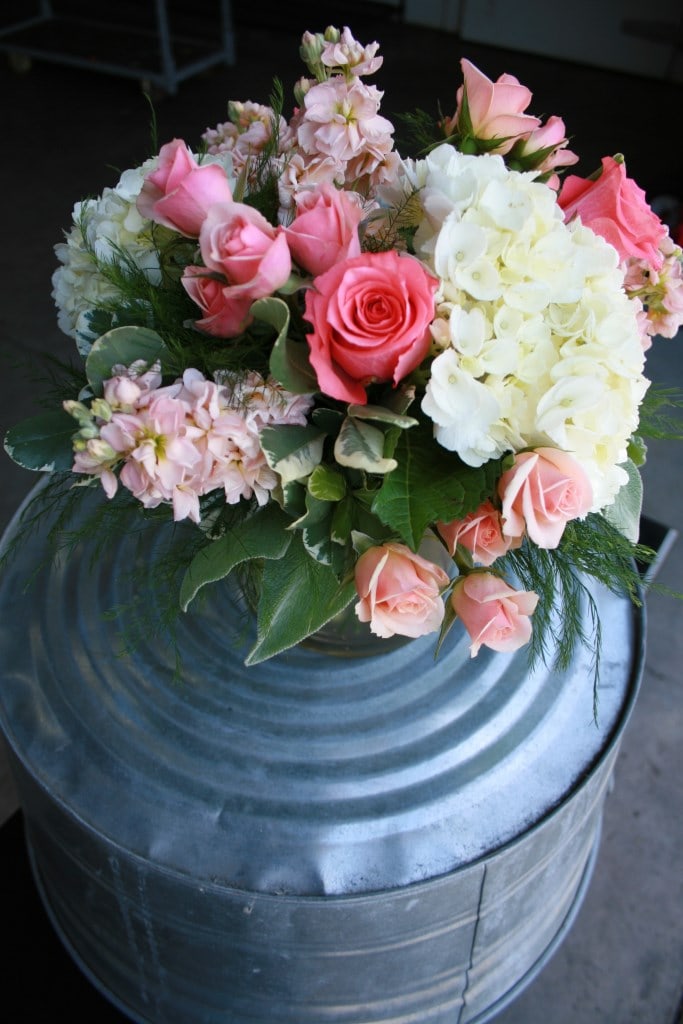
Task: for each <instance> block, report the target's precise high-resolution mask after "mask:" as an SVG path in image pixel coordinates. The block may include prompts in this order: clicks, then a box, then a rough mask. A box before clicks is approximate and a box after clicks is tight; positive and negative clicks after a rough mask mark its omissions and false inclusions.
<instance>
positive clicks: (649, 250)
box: [558, 156, 667, 270]
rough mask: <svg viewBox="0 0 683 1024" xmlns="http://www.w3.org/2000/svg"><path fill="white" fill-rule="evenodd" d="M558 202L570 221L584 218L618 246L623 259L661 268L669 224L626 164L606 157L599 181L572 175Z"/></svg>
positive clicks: (564, 186) (620, 256) (589, 225)
mask: <svg viewBox="0 0 683 1024" xmlns="http://www.w3.org/2000/svg"><path fill="white" fill-rule="evenodd" d="M558 203H559V205H560V206H561V208H562V209H563V210H564V219H565V221H567V223H568V222H569V221H570V220H572V218H573V217H580V219H581V223H582V224H584V225H585V226H586V227H589V228H591V230H592V231H594V232H595V233H596V235H601V236H602V237H603V238H604V239H605V240H606V241H608V242H609V243H610V245H613V246H614V248H615V249H616V250H617V252H618V253H619V260H620V261H621V262H623V261H624V260H628V259H631V258H635V259H642V260H646V261H647V263H648V264H649V265H650V266H651V267H653V268H654V269H655V270H659V268H660V267H661V265H662V261H663V257H662V254H661V252H660V250H659V245H660V242H661V241H662V239H663V238H664V236H665V235H666V233H667V229H666V226H665V225H664V224H663V223H662V221H661V220H660V219H659V217H658V216H657V214H656V213H654V212H653V211H652V210H651V209H650V206H649V205H648V202H647V199H646V197H645V193H644V192H643V190H642V189H641V188H640V187H639V186H638V185H637V184H636V183H635V181H634V180H633V179H632V178H627V177H626V167H625V165H624V164H623V163H619V162H617V161H616V160H614V159H613V158H612V157H611V156H606V157H603V159H602V172H601V174H600V176H599V177H598V178H597V180H596V181H592V180H591V179H590V178H579V177H578V176H577V175H575V174H571V175H570V176H569V177H568V178H565V180H564V182H563V184H562V189H561V191H560V194H559V196H558Z"/></svg>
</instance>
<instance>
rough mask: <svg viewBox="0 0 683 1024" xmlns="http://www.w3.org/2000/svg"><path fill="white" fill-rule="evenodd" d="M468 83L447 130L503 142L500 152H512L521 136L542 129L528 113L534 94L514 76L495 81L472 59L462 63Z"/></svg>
mask: <svg viewBox="0 0 683 1024" xmlns="http://www.w3.org/2000/svg"><path fill="white" fill-rule="evenodd" d="M460 66H461V67H462V72H463V78H464V84H463V85H461V86H460V88H459V89H458V92H457V94H456V99H457V107H456V111H455V114H454V116H453V117H452V118H451V119H449V120H448V121H447V122H446V130H447V131H448V132H452V131H453V130H457V131H458V132H459V133H460V134H461V135H463V136H464V137H469V138H474V139H479V140H493V139H499V140H500V142H499V144H498V145H497V146H496V147H495V151H496V152H497V153H500V154H503V153H508V152H509V151H510V150H511V149H512V147H513V146H514V144H515V141H516V140H517V138H518V137H519V136H526V135H529V134H530V133H531V132H533V131H535V130H536V129H537V128H539V127H540V124H541V122H540V120H539V119H538V118H537V117H533V116H532V115H531V114H525V113H524V111H525V110H526V108H527V107H528V106H529V103H530V102H531V96H532V94H531V92H530V91H529V89H527V88H526V86H523V85H520V83H519V81H518V80H517V79H516V78H515V77H514V75H501V76H500V78H498V79H497V81H495V82H492V81H491V79H490V78H487V77H486V75H485V74H483V73H482V72H481V71H480V70H479V69H478V68H476V67H475V66H474V64H472V63H471V62H470V61H469V60H465V59H464V58H463V60H461V61H460Z"/></svg>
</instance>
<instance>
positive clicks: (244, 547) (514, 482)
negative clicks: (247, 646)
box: [7, 27, 683, 660]
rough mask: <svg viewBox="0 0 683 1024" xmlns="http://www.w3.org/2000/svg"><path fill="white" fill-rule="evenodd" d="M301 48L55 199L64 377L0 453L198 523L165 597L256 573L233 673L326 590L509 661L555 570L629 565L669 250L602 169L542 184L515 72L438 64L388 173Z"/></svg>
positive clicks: (611, 165) (608, 164)
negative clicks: (70, 376) (67, 208)
mask: <svg viewBox="0 0 683 1024" xmlns="http://www.w3.org/2000/svg"><path fill="white" fill-rule="evenodd" d="M300 53H301V56H302V59H303V62H304V65H305V68H304V69H303V70H304V75H303V77H301V78H300V79H299V81H298V82H296V83H294V84H293V87H292V89H291V93H290V94H289V96H288V97H287V98H285V99H284V100H283V102H282V103H280V102H279V100H278V101H275V100H274V101H273V102H274V103H275V104H276V106H275V107H272V108H271V107H270V106H268V105H267V104H264V103H262V102H259V101H258V100H257V98H250V99H246V98H244V99H236V100H235V99H231V100H230V101H229V102H228V106H227V119H226V120H223V121H222V122H221V123H220V124H218V125H216V126H214V127H212V128H207V129H206V131H205V132H204V135H203V136H202V137H201V138H200V139H199V140H198V141H197V143H196V144H195V143H192V144H191V145H190V144H188V143H187V142H185V141H184V140H182V139H177V138H176V139H172V140H170V141H168V142H166V143H165V144H164V145H162V146H161V148H160V150H159V152H158V153H157V154H156V155H155V156H154V157H152V158H151V159H148V160H146V161H145V162H144V163H141V164H140V166H138V167H136V168H131V169H128V170H126V171H125V172H124V173H123V174H122V175H121V177H120V179H119V180H118V182H116V183H114V184H113V185H112V187H111V188H108V189H106V190H105V191H104V192H103V193H102V195H101V196H99V197H97V198H94V199H89V200H86V201H84V202H82V203H78V204H77V205H76V207H75V208H74V214H73V223H72V226H71V229H70V231H69V232H68V233H67V235H66V238H65V240H64V241H63V242H62V243H61V244H60V245H59V246H58V247H57V255H58V259H59V262H60V266H59V268H58V269H57V271H56V272H55V274H54V277H53V286H54V297H55V300H56V302H57V306H58V316H59V324H60V326H61V327H62V328H63V329H64V330H65V331H67V333H69V334H70V335H71V336H72V337H73V338H74V340H75V342H76V345H77V347H78V351H79V354H80V356H81V357H83V367H82V375H81V376H82V379H81V380H80V381H79V382H78V386H77V387H76V388H75V390H74V392H73V394H74V397H73V398H72V399H71V400H69V401H67V402H65V403H64V408H63V409H60V410H57V413H56V417H57V418H56V419H55V420H54V430H55V439H54V441H55V444H54V445H53V446H51V447H50V450H49V452H48V453H46V452H45V451H44V450H43V447H44V442H45V438H46V431H47V434H49V433H50V430H49V429H48V428H46V426H45V421H44V420H41V421H40V423H39V424H38V425H36V424H35V423H34V424H32V425H31V424H29V426H28V428H27V429H23V428H21V427H19V428H17V429H16V430H15V431H13V432H10V436H9V438H8V443H7V446H8V449H9V450H11V451H12V452H13V453H14V455H15V458H17V460H18V461H21V462H22V464H24V465H29V466H30V467H31V468H35V469H42V468H43V467H44V466H45V465H46V464H50V465H55V466H58V467H59V468H60V469H63V470H64V471H65V472H69V470H70V471H71V472H73V474H74V478H75V479H76V480H78V482H79V483H80V484H87V483H93V484H94V485H95V486H96V487H98V488H101V490H102V492H103V494H104V495H105V500H108V501H111V502H112V507H113V508H117V507H118V504H119V503H121V504H125V502H126V501H128V502H132V503H134V505H135V507H136V509H138V510H139V512H140V514H141V516H146V517H147V518H149V519H150V520H153V522H154V524H155V529H161V528H162V526H161V524H162V522H163V517H164V516H167V518H168V520H169V521H170V522H171V524H172V523H173V522H174V521H175V522H178V521H188V522H189V523H192V524H195V525H196V526H197V527H199V529H198V530H196V531H195V532H196V534H197V545H196V547H197V553H196V556H195V557H194V559H193V561H192V564H191V565H190V566H189V567H188V570H187V575H186V577H185V578H184V580H183V582H182V585H181V600H180V604H181V606H182V607H183V608H186V607H187V605H188V604H189V602H190V601H191V600H192V598H193V597H194V595H195V593H196V592H197V591H198V590H199V589H201V588H202V587H204V586H205V585H209V584H213V583H215V582H216V581H217V580H218V579H220V578H222V576H224V575H228V574H229V573H231V572H232V571H233V570H234V569H235V568H236V567H237V566H242V565H243V563H244V562H245V561H246V563H251V562H254V563H255V565H254V566H250V565H249V564H247V565H246V566H245V568H246V569H250V568H253V569H257V570H258V572H259V573H260V574H261V578H262V580H263V581H264V583H263V586H264V594H267V595H268V598H267V600H265V604H267V603H268V601H270V602H271V604H273V605H274V607H270V608H269V609H268V614H267V617H266V618H264V620H263V621H262V622H261V623H260V624H259V626H258V637H259V639H258V642H257V644H256V645H255V648H254V650H253V651H252V652H251V654H250V658H251V659H252V660H260V659H263V658H265V657H269V656H271V655H273V654H277V653H279V652H280V651H282V650H284V649H286V648H287V647H288V646H291V645H292V644H294V643H297V642H299V640H301V639H302V638H303V637H304V636H307V635H310V634H311V633H314V632H315V631H316V630H317V629H318V628H319V627H321V626H322V625H324V623H325V622H327V621H328V620H329V619H330V618H333V617H334V616H335V615H336V613H337V612H338V611H341V610H343V608H344V607H349V606H351V605H353V607H354V608H355V610H356V614H357V616H358V618H359V619H360V620H361V621H362V622H365V623H367V624H368V628H369V630H371V631H372V633H374V634H375V635H376V636H377V637H380V638H382V637H389V636H393V635H401V636H406V637H421V636H423V635H425V634H428V633H433V634H438V643H439V647H440V646H441V644H442V643H443V642H444V640H445V638H446V634H447V633H448V630H449V628H450V626H451V625H452V623H453V621H454V619H456V618H458V619H460V620H461V621H462V623H463V624H464V626H465V628H466V629H467V631H468V632H469V634H470V636H471V638H472V653H476V652H477V651H478V650H479V649H480V648H481V647H482V646H488V647H490V648H493V649H494V650H501V651H509V650H512V649H515V648H516V647H518V646H520V645H522V644H524V643H526V642H527V640H528V639H529V637H530V636H531V634H532V630H533V629H534V628H535V627H534V625H533V613H534V608H535V607H536V604H537V603H540V605H541V607H542V610H543V614H541V615H537V616H536V618H537V622H538V628H539V629H541V630H542V629H544V628H547V623H548V622H549V621H551V619H552V615H551V611H552V603H553V601H554V600H556V599H557V600H559V601H565V602H567V601H572V600H577V598H576V592H577V591H578V590H580V583H579V582H577V583H576V587H572V586H569V585H567V586H566V588H565V591H563V592H560V593H559V594H558V593H557V587H556V581H557V580H560V581H567V580H570V579H571V580H577V581H578V580H579V578H582V575H583V574H585V573H586V572H588V573H589V574H591V573H592V574H593V575H594V576H595V577H596V578H597V579H598V580H600V581H601V582H606V583H607V584H608V585H612V584H614V582H615V580H616V581H619V580H624V579H629V578H630V577H629V576H628V574H629V572H630V571H631V568H630V567H631V562H630V561H629V559H630V556H631V554H632V553H633V547H632V542H633V540H634V539H635V536H636V534H637V525H638V507H639V494H640V491H639V476H638V466H637V464H636V462H637V460H638V459H640V458H641V457H642V453H643V447H644V445H643V441H642V437H641V435H643V434H644V429H643V423H644V422H645V425H647V424H646V420H647V417H643V416H642V411H643V406H644V403H647V401H648V400H649V394H648V393H649V391H650V390H651V385H650V381H649V380H648V377H647V375H646V362H645V351H646V350H647V349H648V348H649V346H650V345H651V344H652V341H653V338H654V337H655V336H656V335H657V334H662V335H665V336H667V337H673V336H674V335H675V334H676V332H677V330H678V328H679V327H680V325H681V323H683V274H682V272H681V268H682V263H681V250H680V249H679V247H678V246H677V244H676V243H675V242H674V240H672V239H671V238H670V237H669V233H668V230H667V228H666V225H664V224H663V223H662V222H661V220H660V219H659V217H657V216H656V214H655V213H654V212H653V211H652V209H651V208H650V206H649V204H648V201H647V197H646V196H645V194H644V192H643V191H642V189H641V188H640V187H639V186H638V185H637V184H636V183H635V182H634V181H633V180H632V179H631V178H630V177H629V175H628V173H627V165H626V163H625V162H624V161H623V160H622V159H621V158H613V157H612V156H609V155H607V156H605V157H604V159H603V160H602V163H601V166H600V167H599V168H598V169H597V173H594V169H593V168H589V169H588V173H587V174H586V175H584V173H583V171H582V172H581V173H580V174H574V173H571V174H567V173H566V172H567V169H568V168H573V165H575V164H576V163H577V162H578V160H579V157H578V155H577V154H576V153H574V152H572V151H571V150H570V149H569V144H568V131H571V126H569V125H568V126H565V122H564V120H563V119H562V118H561V117H559V116H558V115H557V114H551V115H550V116H549V117H547V118H541V117H540V116H538V114H537V113H535V112H534V109H533V93H532V92H531V90H530V89H529V88H528V87H527V86H526V85H525V84H524V83H522V82H520V81H519V80H518V79H517V78H516V77H515V76H514V75H512V74H509V73H507V72H505V73H503V74H499V75H498V76H497V77H494V78H489V77H488V76H487V74H485V72H484V71H483V70H481V69H479V68H477V67H475V65H474V64H472V63H471V62H470V61H468V60H463V61H462V62H461V65H460V68H459V69H458V68H455V67H454V69H453V89H452V93H451V102H452V103H453V107H452V108H451V109H452V110H453V112H452V114H451V115H450V116H447V117H445V118H442V119H441V120H436V119H435V120H434V123H433V125H432V126H431V128H432V136H433V140H432V141H433V144H432V145H430V146H429V147H427V148H421V149H420V155H419V156H416V157H411V155H410V154H408V153H399V152H398V151H397V149H396V146H395V142H394V125H393V124H392V123H391V121H389V120H388V119H387V118H386V117H385V116H384V115H383V113H382V111H381V107H382V99H383V94H382V91H381V88H380V87H379V85H378V84H376V83H375V76H377V81H379V75H380V73H381V69H382V57H381V54H380V52H379V44H378V43H377V42H369V43H366V42H360V41H358V40H357V39H356V38H355V37H354V35H353V33H352V32H351V30H350V29H349V28H348V27H343V28H341V29H337V28H334V27H330V28H328V29H326V30H325V31H324V32H321V33H315V32H307V33H305V35H304V37H303V39H302V44H301V50H300ZM275 94H276V95H277V90H276V91H275ZM435 99H438V98H435ZM446 99H447V98H446ZM443 100H444V98H442V101H443ZM76 396H79V397H76ZM656 402H657V399H656V398H655V406H656ZM64 410H65V411H66V413H68V416H70V417H71V421H69V420H67V421H66V422H67V426H68V425H70V426H72V427H73V430H72V431H70V430H68V429H67V428H66V427H65V414H64ZM48 422H49V423H50V424H52V423H53V421H52V420H49V421H48ZM51 440H53V439H52V438H51ZM60 444H61V445H62V448H63V450H62V449H60V451H59V452H57V453H55V451H54V447H55V446H57V447H59V445H60ZM82 489H85V488H84V487H83V488H82ZM152 512H154V516H153V517H152ZM426 542H433V543H437V544H438V545H440V554H442V555H443V557H444V559H445V565H446V568H444V567H443V566H442V564H441V560H440V558H437V557H434V559H432V558H430V557H426V556H425V555H424V550H425V547H424V546H423V545H424V544H425V543H426ZM578 550H580V551H581V552H582V555H581V559H580V565H579V558H578V557H577V554H576V552H577V551H578ZM615 552H616V554H615ZM615 559H616V561H615ZM283 560H284V561H283ZM285 565H286V566H287V567H288V568H287V572H288V573H289V577H288V578H291V579H295V580H301V581H302V584H301V586H300V588H299V590H298V591H297V598H296V600H295V601H294V600H291V595H290V596H289V597H287V596H283V597H282V599H281V601H280V603H279V604H278V594H279V592H280V591H279V589H278V588H279V587H280V585H281V579H280V576H279V575H278V574H279V573H280V572H282V571H283V566H285ZM633 571H634V572H635V570H633ZM548 572H549V573H550V576H551V578H550V579H548V578H546V577H545V576H544V574H547V573H548ZM520 573H521V575H522V576H524V574H526V578H525V579H524V589H519V588H518V584H516V583H515V585H514V586H513V585H512V583H511V582H510V581H512V580H518V579H520ZM303 581H305V582H303ZM515 588H517V589H515ZM627 589H628V587H627ZM560 591H561V585H560ZM170 596H171V599H173V595H170ZM263 614H264V615H265V613H263ZM567 621H568V622H569V623H570V624H571V622H572V621H575V620H574V619H572V617H571V616H568V617H567ZM568 628H571V625H570V627H568ZM435 639H436V637H435ZM543 639H544V638H543V637H542V636H541V637H540V640H541V642H540V643H539V644H537V645H535V647H536V648H537V649H539V650H542V649H544V643H543ZM572 639H573V640H575V641H576V642H578V640H579V639H580V637H578V635H577V636H575V637H573V638H572Z"/></svg>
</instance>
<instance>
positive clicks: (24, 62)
mask: <svg viewBox="0 0 683 1024" xmlns="http://www.w3.org/2000/svg"><path fill="white" fill-rule="evenodd" d="M7 63H8V64H9V66H10V68H11V69H12V71H14V73H15V74H16V75H26V74H28V72H29V71H30V70H31V68H32V67H33V61H32V60H31V58H30V57H29V55H28V54H27V53H16V52H10V53H8V54H7Z"/></svg>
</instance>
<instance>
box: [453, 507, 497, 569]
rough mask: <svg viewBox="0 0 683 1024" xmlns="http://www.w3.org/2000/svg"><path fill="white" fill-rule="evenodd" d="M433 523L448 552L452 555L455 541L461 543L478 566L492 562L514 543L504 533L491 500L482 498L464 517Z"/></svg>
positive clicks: (456, 543)
mask: <svg viewBox="0 0 683 1024" xmlns="http://www.w3.org/2000/svg"><path fill="white" fill-rule="evenodd" d="M436 525H437V529H438V531H439V534H440V535H441V537H442V538H443V540H444V541H445V542H446V545H447V547H448V550H449V551H450V553H451V555H454V554H455V549H456V548H457V546H458V544H462V546H463V547H464V548H467V550H468V551H469V552H470V553H471V554H472V558H473V560H474V561H475V562H479V564H480V565H487V566H488V565H493V563H494V562H495V560H496V559H497V558H500V557H501V555H504V554H505V553H506V552H507V551H509V550H510V548H511V547H512V544H513V539H512V538H511V537H506V536H504V534H503V525H502V520H501V516H500V512H499V511H498V510H497V509H496V508H494V507H493V504H492V503H491V502H490V501H485V502H484V503H483V504H482V505H480V506H479V508H478V509H477V510H476V512H470V514H469V515H467V516H465V517H464V518H463V519H454V520H453V521H452V522H450V523H437V524H436Z"/></svg>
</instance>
